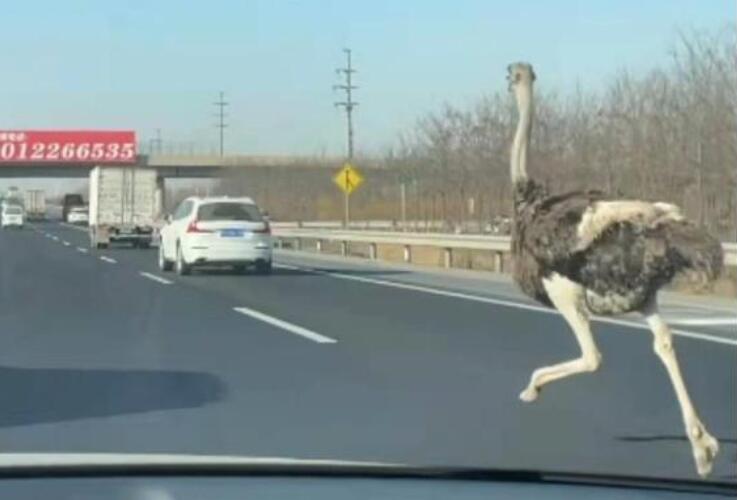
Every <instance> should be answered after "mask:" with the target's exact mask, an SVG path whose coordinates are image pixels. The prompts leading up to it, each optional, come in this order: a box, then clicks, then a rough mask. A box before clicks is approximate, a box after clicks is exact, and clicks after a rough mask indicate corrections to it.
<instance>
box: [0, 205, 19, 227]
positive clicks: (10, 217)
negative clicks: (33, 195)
mask: <svg viewBox="0 0 737 500" xmlns="http://www.w3.org/2000/svg"><path fill="white" fill-rule="evenodd" d="M24 219H25V215H24V214H23V207H21V206H19V205H6V204H5V203H3V206H2V212H0V225H1V226H2V227H3V229H5V228H6V227H16V228H23V223H24Z"/></svg>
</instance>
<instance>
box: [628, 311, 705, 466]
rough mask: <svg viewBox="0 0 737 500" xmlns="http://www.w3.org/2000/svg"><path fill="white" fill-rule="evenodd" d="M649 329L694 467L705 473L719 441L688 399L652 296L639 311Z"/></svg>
mask: <svg viewBox="0 0 737 500" xmlns="http://www.w3.org/2000/svg"><path fill="white" fill-rule="evenodd" d="M642 314H643V315H644V316H645V319H646V320H647V323H648V325H650V329H652V331H653V335H654V336H655V338H654V345H653V347H654V349H655V354H657V355H658V357H659V358H660V360H661V361H662V362H663V364H664V365H665V369H666V370H667V371H668V375H669V376H670V381H671V383H672V384H673V388H674V389H675V391H676V397H677V398H678V404H679V405H680V406H681V414H682V415H683V423H684V424H685V426H686V435H687V436H688V439H689V441H691V449H692V451H693V456H694V460H695V461H696V470H697V472H698V473H699V475H700V476H701V477H704V476H707V475H708V474H709V473H710V472H711V467H712V465H713V463H714V458H715V457H716V454H717V453H718V452H719V443H718V442H717V440H716V439H714V437H713V436H712V435H711V434H709V433H708V432H707V431H706V428H705V427H704V424H703V423H701V420H700V419H699V417H698V415H697V414H696V409H695V408H694V406H693V403H692V402H691V398H690V397H689V396H688V391H687V390H686V384H685V382H684V381H683V376H682V375H681V369H680V367H679V366H678V360H677V359H676V352H675V350H674V348H673V336H672V334H671V332H670V329H669V328H668V325H667V324H666V323H665V321H663V318H662V317H661V316H660V314H659V312H658V305H657V302H656V301H655V300H653V302H652V303H651V304H650V305H649V306H648V307H647V308H646V309H645V310H643V311H642Z"/></svg>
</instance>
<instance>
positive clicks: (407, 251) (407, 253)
mask: <svg viewBox="0 0 737 500" xmlns="http://www.w3.org/2000/svg"><path fill="white" fill-rule="evenodd" d="M404 261H405V262H412V247H410V246H409V245H404Z"/></svg>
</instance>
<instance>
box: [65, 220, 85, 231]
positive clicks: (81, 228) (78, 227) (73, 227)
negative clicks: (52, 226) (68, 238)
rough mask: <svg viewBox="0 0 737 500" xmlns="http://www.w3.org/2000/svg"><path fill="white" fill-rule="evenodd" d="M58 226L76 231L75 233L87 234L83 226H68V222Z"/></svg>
mask: <svg viewBox="0 0 737 500" xmlns="http://www.w3.org/2000/svg"><path fill="white" fill-rule="evenodd" d="M59 225H60V226H64V227H68V228H69V229H76V230H77V231H83V232H87V228H86V227H84V226H75V225H74V224H69V223H68V222H60V223H59Z"/></svg>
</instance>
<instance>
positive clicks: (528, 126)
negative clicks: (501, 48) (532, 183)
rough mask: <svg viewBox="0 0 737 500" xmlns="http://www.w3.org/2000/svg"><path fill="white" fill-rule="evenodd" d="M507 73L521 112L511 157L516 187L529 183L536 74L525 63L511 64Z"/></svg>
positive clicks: (530, 66)
mask: <svg viewBox="0 0 737 500" xmlns="http://www.w3.org/2000/svg"><path fill="white" fill-rule="evenodd" d="M507 71H508V74H507V81H508V82H509V89H510V90H511V91H513V92H514V96H515V98H516V99H517V110H518V112H519V122H518V123H517V131H516V133H515V134H514V142H513V143H512V151H511V155H510V170H511V174H512V183H513V184H515V185H516V184H518V183H521V182H525V181H527V149H528V146H529V143H530V132H531V130H532V83H533V82H534V81H535V72H534V71H533V70H532V65H530V64H528V63H524V62H517V63H513V64H510V65H509V66H507Z"/></svg>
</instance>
